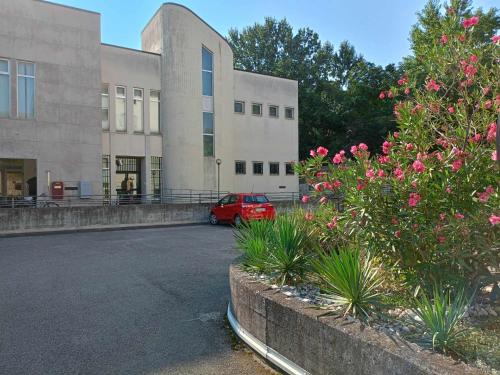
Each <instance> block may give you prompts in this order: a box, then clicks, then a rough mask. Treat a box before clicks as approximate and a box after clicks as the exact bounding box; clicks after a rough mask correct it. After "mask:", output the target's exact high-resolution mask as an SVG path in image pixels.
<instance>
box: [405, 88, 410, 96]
mask: <svg viewBox="0 0 500 375" xmlns="http://www.w3.org/2000/svg"><path fill="white" fill-rule="evenodd" d="M405 94H406V95H409V94H410V88H409V87H407V88H405Z"/></svg>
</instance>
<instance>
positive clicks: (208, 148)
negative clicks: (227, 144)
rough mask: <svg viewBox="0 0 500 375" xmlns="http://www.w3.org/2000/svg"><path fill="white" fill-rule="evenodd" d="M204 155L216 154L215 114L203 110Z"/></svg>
mask: <svg viewBox="0 0 500 375" xmlns="http://www.w3.org/2000/svg"><path fill="white" fill-rule="evenodd" d="M203 156H214V114H213V113H211V112H203Z"/></svg>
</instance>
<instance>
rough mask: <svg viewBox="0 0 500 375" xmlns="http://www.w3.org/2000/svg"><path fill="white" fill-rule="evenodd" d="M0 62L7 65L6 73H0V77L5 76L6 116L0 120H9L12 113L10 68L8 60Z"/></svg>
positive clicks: (4, 59)
mask: <svg viewBox="0 0 500 375" xmlns="http://www.w3.org/2000/svg"><path fill="white" fill-rule="evenodd" d="M0 61H5V62H6V63H7V70H6V71H0V75H5V76H7V106H8V107H7V116H6V117H2V116H0V118H10V116H11V113H12V97H11V96H12V92H11V87H12V82H11V78H10V76H11V68H10V60H9V59H6V58H0Z"/></svg>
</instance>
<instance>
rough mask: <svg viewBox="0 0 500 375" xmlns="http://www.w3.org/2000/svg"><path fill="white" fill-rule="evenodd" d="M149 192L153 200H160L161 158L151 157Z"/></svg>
mask: <svg viewBox="0 0 500 375" xmlns="http://www.w3.org/2000/svg"><path fill="white" fill-rule="evenodd" d="M151 192H152V194H153V198H154V199H159V198H161V156H151Z"/></svg>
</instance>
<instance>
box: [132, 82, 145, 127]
mask: <svg viewBox="0 0 500 375" xmlns="http://www.w3.org/2000/svg"><path fill="white" fill-rule="evenodd" d="M136 90H137V91H140V92H141V96H140V97H139V96H137V97H136V96H135V91H136ZM136 101H140V102H141V103H142V108H141V124H142V129H140V130H137V129H136V128H135V116H134V108H135V104H136ZM132 128H133V129H134V133H138V134H142V133H144V89H141V88H140V87H132Z"/></svg>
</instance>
